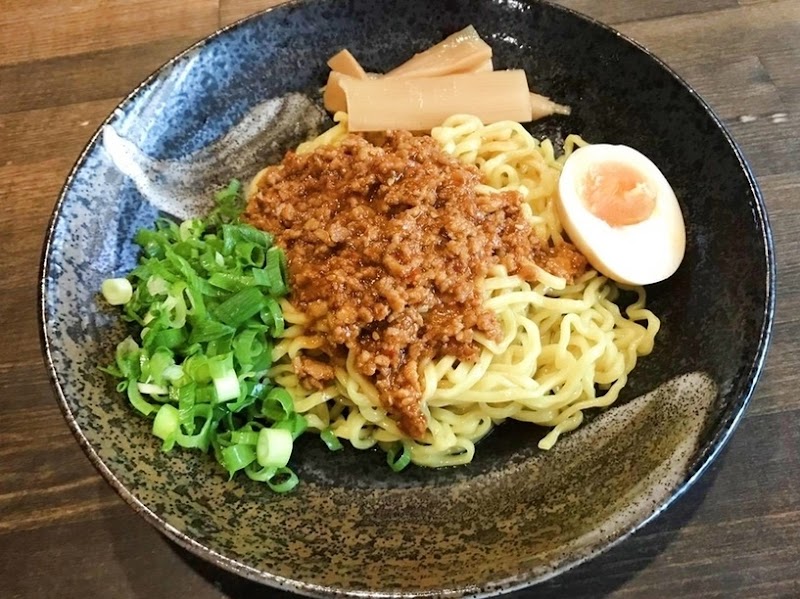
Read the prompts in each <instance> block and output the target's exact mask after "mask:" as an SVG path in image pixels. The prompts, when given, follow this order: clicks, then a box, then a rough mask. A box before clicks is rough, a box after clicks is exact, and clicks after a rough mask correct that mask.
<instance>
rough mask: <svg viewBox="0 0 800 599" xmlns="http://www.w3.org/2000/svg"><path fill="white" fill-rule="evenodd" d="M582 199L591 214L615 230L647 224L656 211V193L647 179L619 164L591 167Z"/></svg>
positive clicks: (634, 170)
mask: <svg viewBox="0 0 800 599" xmlns="http://www.w3.org/2000/svg"><path fill="white" fill-rule="evenodd" d="M581 197H582V199H583V202H584V203H585V204H586V207H587V208H588V209H589V211H590V212H591V213H592V214H594V215H595V216H596V217H597V218H599V219H602V220H604V221H605V222H606V223H608V224H609V225H611V226H612V227H622V226H625V225H635V224H636V223H640V222H642V221H644V220H647V219H648V218H649V217H650V215H651V214H652V213H653V210H654V209H655V207H656V194H655V191H653V189H652V188H651V186H650V185H648V183H647V181H646V180H645V178H644V177H642V175H641V173H640V172H639V171H637V170H636V169H635V168H633V167H632V166H629V165H627V164H623V163H620V162H603V163H601V164H597V165H593V166H591V167H590V168H589V170H588V172H587V173H586V176H585V177H584V180H583V189H582V191H581Z"/></svg>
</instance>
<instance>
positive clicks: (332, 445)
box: [319, 428, 343, 451]
mask: <svg viewBox="0 0 800 599" xmlns="http://www.w3.org/2000/svg"><path fill="white" fill-rule="evenodd" d="M319 438H320V439H322V440H323V441H324V442H325V445H327V446H328V449H330V450H331V451H339V450H340V449H342V448H343V445H342V442H341V441H339V438H338V437H337V436H336V433H334V432H333V431H332V430H331V429H329V428H326V429H325V430H324V431H322V432H321V433H320V434H319Z"/></svg>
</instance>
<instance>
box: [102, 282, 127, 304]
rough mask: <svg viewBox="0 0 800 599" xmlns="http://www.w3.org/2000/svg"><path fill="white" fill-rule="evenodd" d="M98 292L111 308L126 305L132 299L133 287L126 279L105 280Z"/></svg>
mask: <svg viewBox="0 0 800 599" xmlns="http://www.w3.org/2000/svg"><path fill="white" fill-rule="evenodd" d="M100 292H101V293H102V294H103V297H104V298H106V301H107V302H108V303H109V304H111V305H112V306H121V305H123V304H127V303H128V302H129V301H131V298H132V297H133V287H132V286H131V282H130V281H129V280H128V279H106V280H105V281H103V284H102V285H101V286H100Z"/></svg>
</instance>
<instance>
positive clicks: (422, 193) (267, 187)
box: [245, 131, 586, 438]
mask: <svg viewBox="0 0 800 599" xmlns="http://www.w3.org/2000/svg"><path fill="white" fill-rule="evenodd" d="M370 139H371V141H368V140H367V139H365V138H364V137H362V136H359V135H349V136H348V137H347V138H346V139H345V140H344V142H343V143H341V145H338V146H328V147H323V148H320V149H317V150H316V151H314V152H311V153H308V154H296V153H294V152H289V153H288V154H287V155H286V157H285V158H284V160H283V162H282V163H281V164H280V165H277V166H274V167H271V168H269V169H267V171H266V173H265V174H264V176H262V177H261V178H260V179H259V182H258V188H257V190H256V192H255V193H254V194H253V195H252V196H251V198H250V200H249V202H248V206H247V209H246V212H245V220H246V221H248V222H249V223H251V224H253V225H255V226H256V227H259V228H261V229H264V230H266V231H270V232H271V233H273V234H274V235H275V238H276V240H277V243H278V244H279V245H280V246H281V247H283V248H284V250H285V251H286V256H287V259H288V264H289V275H290V283H291V295H290V300H291V301H292V303H293V304H294V305H295V306H296V307H297V308H298V309H299V310H301V311H303V312H304V313H305V314H306V315H307V317H308V319H309V322H308V325H307V328H308V330H309V332H310V333H311V334H316V335H318V336H319V338H320V342H321V347H320V349H319V350H318V352H316V355H304V356H302V357H298V358H296V359H295V361H294V368H295V370H296V371H297V373H298V375H299V377H300V380H301V383H302V384H303V385H304V386H306V387H307V388H317V389H321V388H322V387H323V386H325V385H326V384H327V383H329V382H331V380H332V379H333V377H334V370H333V368H332V367H331V366H330V364H331V363H333V364H336V363H339V364H342V363H344V360H345V359H346V357H347V355H348V353H349V354H350V355H351V356H352V358H353V360H354V367H355V368H356V369H357V371H358V372H359V373H361V374H362V375H364V376H366V377H369V379H370V380H371V381H372V382H373V383H374V384H375V387H376V388H377V390H378V393H379V395H380V399H381V401H382V403H383V405H384V407H385V408H386V409H387V411H388V412H389V414H390V415H391V416H392V417H393V418H394V419H395V421H396V422H397V423H398V424H399V426H400V428H401V429H402V430H403V431H404V432H405V433H406V434H408V435H410V436H411V437H414V438H419V437H421V436H422V435H423V434H424V433H425V430H426V426H427V422H426V419H425V416H424V414H423V412H422V410H421V407H420V402H421V397H422V388H421V386H420V372H421V367H422V365H423V364H424V363H425V361H426V360H429V359H431V358H437V357H441V356H444V355H453V356H455V357H456V358H458V359H459V360H462V361H474V360H475V359H476V358H477V357H478V355H479V350H478V348H477V347H476V345H475V344H474V336H475V333H476V332H480V333H483V334H484V335H486V336H487V337H489V338H490V339H495V340H498V339H499V338H500V336H501V330H500V326H499V323H498V321H497V318H496V316H495V315H494V313H492V312H491V311H489V310H487V309H485V308H484V307H483V305H482V295H481V291H480V288H479V285H480V283H481V281H482V280H483V279H484V277H485V276H486V274H487V271H488V270H489V268H490V267H491V266H493V265H496V264H502V265H504V266H505V267H506V268H507V269H508V271H509V273H511V274H513V273H517V274H519V275H520V276H521V277H523V278H525V279H528V280H534V278H535V271H534V264H538V265H539V266H541V267H542V268H544V269H545V270H547V271H548V272H551V273H553V274H555V275H558V276H562V277H565V278H567V279H573V278H574V277H575V276H577V275H578V274H580V273H582V272H583V271H584V270H585V268H586V260H585V258H584V257H583V255H581V254H580V253H579V252H578V251H577V250H576V249H574V247H573V246H571V245H569V244H561V245H559V246H557V247H555V248H552V247H548V245H547V244H546V243H543V242H541V241H540V240H539V239H537V237H536V236H535V234H534V232H533V230H532V228H531V225H530V224H529V222H528V221H527V220H526V219H525V217H524V215H523V213H522V211H521V202H522V198H521V196H520V195H519V194H518V193H517V192H503V193H497V194H478V193H476V192H475V186H476V185H477V184H478V183H480V175H479V171H478V170H477V169H476V168H475V167H472V166H466V165H463V164H461V163H459V162H458V161H457V160H456V159H454V158H452V157H450V156H449V155H447V154H445V153H444V152H443V151H442V150H441V149H440V148H439V146H438V145H437V143H436V142H435V141H434V140H433V139H432V138H430V137H429V136H414V135H412V134H411V133H409V132H405V131H394V132H389V133H387V134H385V135H381V136H379V137H378V136H375V137H372V138H370Z"/></svg>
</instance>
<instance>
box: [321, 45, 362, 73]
mask: <svg viewBox="0 0 800 599" xmlns="http://www.w3.org/2000/svg"><path fill="white" fill-rule="evenodd" d="M328 66H329V67H330V68H331V71H337V72H339V73H341V74H342V75H347V76H349V77H355V78H356V79H366V78H367V72H366V71H365V70H364V69H363V68H362V67H361V65H360V64H358V61H357V60H356V58H355V56H353V55H352V54H350V51H349V50H348V49H347V48H345V49H344V50H342V51H341V52H339V53H337V54H334V55H333V56H331V59H330V60H329V61H328Z"/></svg>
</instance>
